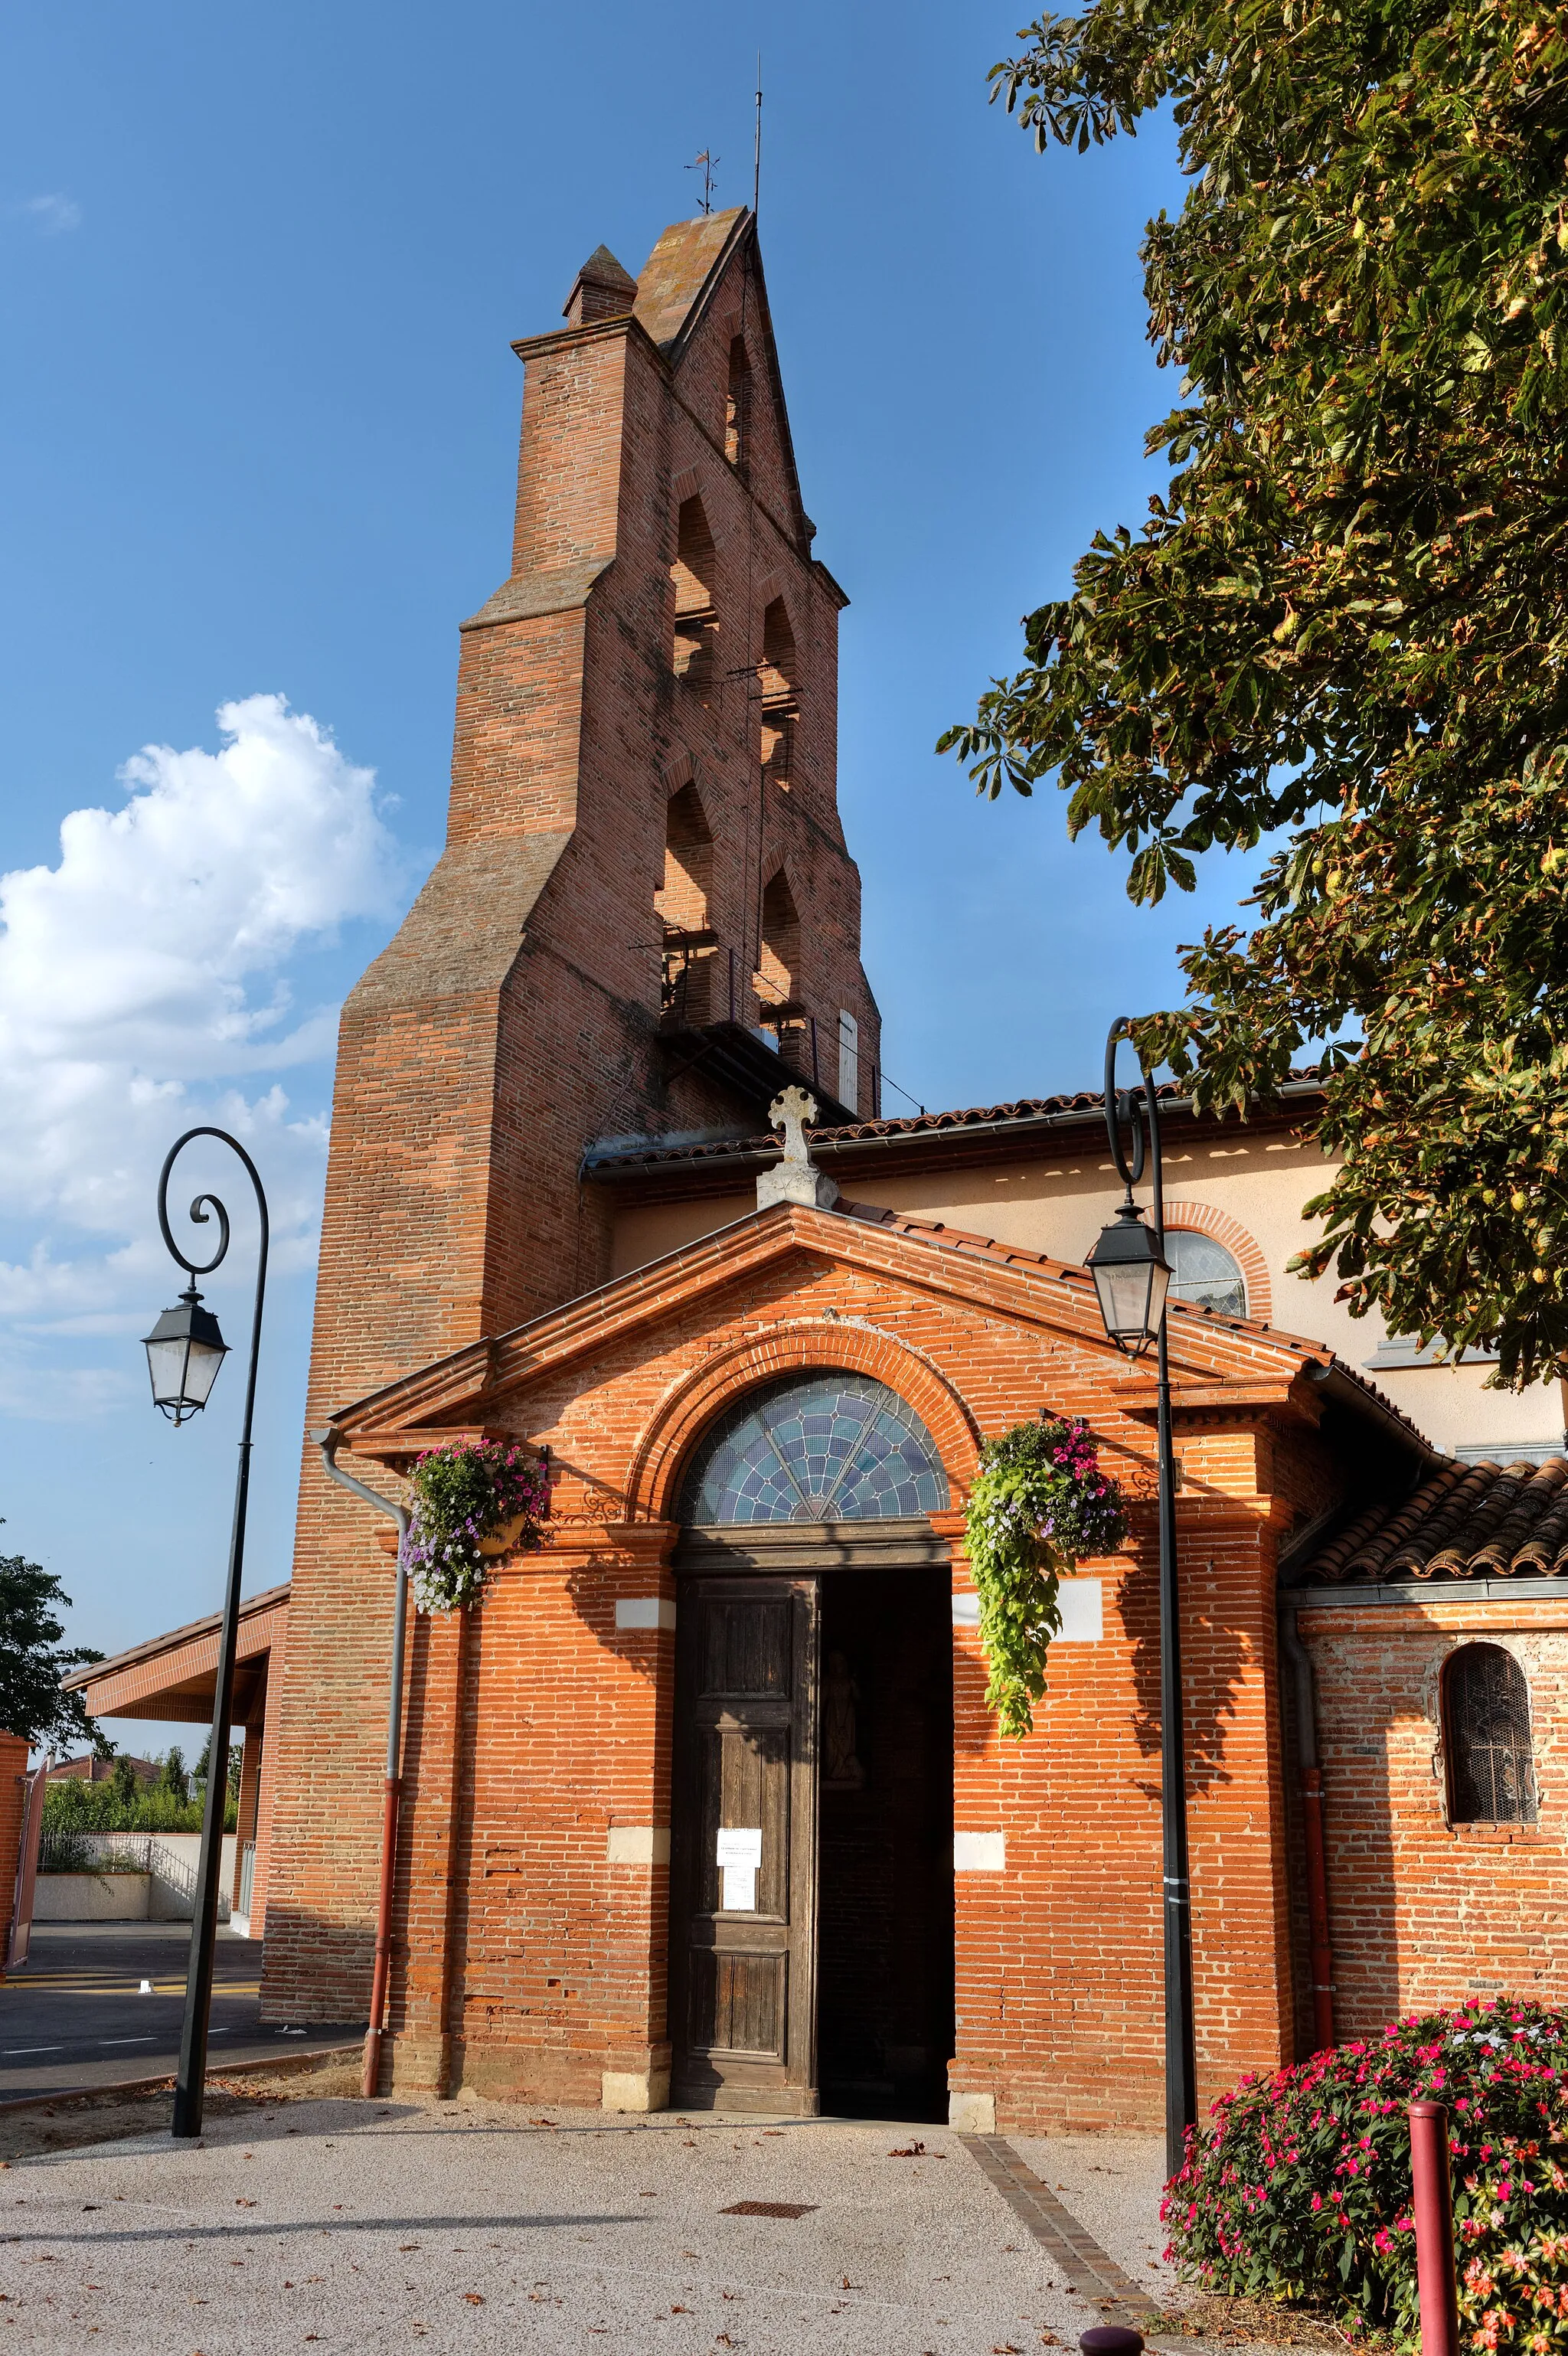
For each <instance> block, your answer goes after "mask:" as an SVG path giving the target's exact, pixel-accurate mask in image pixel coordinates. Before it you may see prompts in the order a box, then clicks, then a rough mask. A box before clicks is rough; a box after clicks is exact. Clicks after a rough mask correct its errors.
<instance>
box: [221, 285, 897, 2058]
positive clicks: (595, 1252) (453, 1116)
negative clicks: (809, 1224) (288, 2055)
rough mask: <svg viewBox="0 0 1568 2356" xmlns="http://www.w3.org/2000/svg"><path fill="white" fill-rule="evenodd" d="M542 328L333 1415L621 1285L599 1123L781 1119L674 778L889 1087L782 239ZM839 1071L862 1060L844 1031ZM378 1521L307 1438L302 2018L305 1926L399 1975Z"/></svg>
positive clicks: (739, 912) (353, 2007) (320, 1957)
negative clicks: (788, 675) (702, 582)
mask: <svg viewBox="0 0 1568 2356" xmlns="http://www.w3.org/2000/svg"><path fill="white" fill-rule="evenodd" d="M698 283H700V281H699V282H698ZM694 291H695V289H694ZM742 325H743V327H744V332H745V333H746V334H747V335H748V337H755V338H756V349H755V350H754V352H753V356H752V359H753V383H754V391H753V397H752V440H751V445H750V446H751V456H750V462H749V466H748V469H747V472H746V474H745V476H744V477H742V476H741V474H740V473H738V472H737V471H736V469H735V468H733V467H731V466H730V465H728V464H727V463H726V460H725V457H724V453H723V441H722V435H723V404H724V397H725V390H726V386H727V382H728V374H729V359H730V344H731V337H732V336H733V335H734V334H736V333H738V332H741V329H742ZM520 349H521V350H522V353H523V357H524V359H525V360H526V363H527V376H526V382H525V394H524V405H523V423H522V434H521V443H520V455H519V467H518V489H517V524H516V532H515V540H514V567H513V573H512V576H511V578H510V580H509V581H508V582H507V584H504V585H503V588H502V589H501V590H500V591H498V592H497V593H496V596H495V597H494V598H492V599H491V600H490V601H489V602H488V604H487V605H485V607H484V608H483V609H482V610H481V612H480V613H479V614H478V615H476V616H474V617H472V619H471V620H470V622H469V623H467V624H465V625H464V628H463V631H462V634H461V646H460V655H459V668H458V684H457V717H456V727H455V734H454V741H453V771H452V801H451V815H450V824H449V831H448V841H447V848H446V850H445V852H444V853H443V859H442V861H441V862H440V864H439V865H438V867H437V869H436V870H435V872H434V873H433V874H432V877H431V879H430V881H429V882H428V883H427V884H426V886H425V888H424V890H423V891H422V892H421V895H420V898H419V900H418V902H417V903H416V905H415V906H414V908H413V909H412V911H411V914H410V916H408V918H407V919H406V921H405V923H404V925H403V926H402V928H401V930H400V933H399V935H398V937H397V938H396V939H395V940H394V941H393V942H392V944H391V945H390V947H389V948H388V949H387V950H386V951H385V953H384V954H383V955H382V956H381V957H380V958H378V959H377V961H376V963H375V964H374V965H373V966H372V967H371V969H370V970H369V971H368V974H367V975H366V976H365V978H364V980H362V981H361V983H360V984H359V986H358V987H357V989H356V991H354V992H353V993H352V994H351V996H350V998H349V1000H348V1002H347V1006H346V1007H345V1009H344V1013H343V1019H342V1023H341V1028H340V1033H339V1043H338V1059H337V1073H336V1087H335V1093H334V1106H333V1126H332V1147H331V1157H330V1162H329V1166H328V1174H327V1184H326V1195H325V1213H324V1221H323V1230H322V1244H321V1257H320V1268H319V1274H318V1280H317V1296H316V1312H315V1339H314V1344H313V1355H312V1368H311V1378H310V1389H309V1408H308V1425H309V1426H310V1427H315V1426H319V1425H320V1424H322V1423H323V1422H325V1419H326V1418H327V1416H328V1415H329V1413H330V1412H331V1411H332V1410H334V1409H335V1408H339V1407H341V1406H343V1405H344V1404H346V1403H347V1402H348V1401H350V1400H352V1399H354V1398H358V1397H362V1396H363V1395H365V1394H366V1393H367V1392H368V1391H370V1390H371V1389H373V1388H375V1387H377V1386H378V1385H379V1384H381V1383H384V1382H386V1381H388V1380H389V1379H390V1378H391V1377H393V1376H397V1375H399V1374H401V1373H404V1372H407V1371H409V1370H411V1369H412V1368H415V1367H417V1366H420V1365H424V1364H426V1363H428V1362H430V1361H431V1360H432V1359H435V1358H438V1357H440V1356H441V1355H443V1353H445V1352H448V1351H451V1350H453V1349H455V1348H457V1347H459V1346H461V1345H462V1344H464V1343H467V1342H470V1341H472V1340H473V1339H475V1337H476V1336H478V1335H480V1334H484V1333H498V1332H501V1331H503V1330H504V1329H506V1328H507V1327H508V1326H511V1325H513V1324H515V1323H517V1322H518V1321H519V1320H521V1319H524V1318H527V1317H529V1316H532V1315H535V1314H537V1313H538V1312H540V1311H542V1310H544V1309H546V1308H548V1307H549V1306H550V1305H551V1304H552V1303H554V1302H556V1301H562V1300H565V1299H568V1298H571V1296H573V1295H575V1294H577V1293H579V1292H581V1291H583V1290H586V1289H588V1288H590V1287H592V1285H594V1284H596V1283H598V1282H599V1281H601V1280H603V1277H604V1276H605V1275H606V1274H607V1273H608V1270H609V1236H608V1215H607V1207H606V1205H605V1204H604V1203H603V1198H602V1195H601V1194H600V1193H599V1191H598V1190H594V1189H592V1188H588V1189H585V1188H583V1187H581V1185H580V1184H579V1183H578V1178H577V1172H578V1166H579V1163H580V1161H581V1153H582V1151H583V1148H584V1147H585V1146H586V1145H587V1144H588V1143H590V1142H591V1141H592V1140H594V1139H595V1138H598V1137H601V1136H604V1135H614V1134H622V1133H626V1132H631V1131H646V1130H654V1131H664V1130H688V1129H693V1128H699V1127H703V1126H711V1125H713V1124H715V1123H720V1124H731V1125H733V1124H735V1123H736V1122H738V1121H739V1122H740V1123H741V1125H751V1124H752V1123H754V1119H755V1108H754V1107H752V1108H742V1107H741V1105H740V1104H739V1103H738V1102H737V1100H735V1099H733V1098H730V1097H728V1096H725V1095H724V1094H722V1093H721V1092H720V1091H718V1090H717V1089H716V1088H715V1087H713V1086H711V1085H710V1084H709V1082H708V1081H707V1080H706V1079H705V1078H704V1077H703V1076H702V1074H701V1073H700V1071H688V1072H687V1073H686V1074H685V1075H684V1076H670V1075H669V1072H668V1070H667V1062H666V1059H665V1057H664V1056H663V1055H662V1053H661V1051H660V1049H659V1048H658V1046H657V1044H656V1038H655V1032H656V1023H657V1020H658V1013H659V987H660V972H661V961H660V954H659V948H658V946H657V944H658V940H659V927H658V922H657V918H656V910H655V906H654V894H655V892H656V890H657V889H658V888H659V886H660V884H661V883H662V880H663V868H664V846H665V828H666V812H667V801H668V797H669V795H670V793H671V792H673V791H674V790H676V789H677V787H680V786H681V785H682V784H684V783H685V782H687V781H688V780H691V781H693V782H695V784H696V785H697V787H698V790H699V793H700V795H701V798H702V800H703V803H704V807H705V809H706V813H707V817H708V821H709V826H710V828H711V830H712V832H713V835H714V839H715V840H714V857H713V889H712V894H711V903H712V905H711V921H712V925H713V928H714V929H715V930H716V931H717V932H718V933H719V935H720V938H721V939H722V940H723V941H725V942H726V943H728V944H730V945H732V946H733V948H734V949H735V952H736V957H737V960H738V1001H737V1012H738V1013H739V1015H740V1017H741V1020H742V1021H748V1020H751V1019H752V1018H753V1016H754V1012H755V1008H754V1005H753V1003H752V1000H751V997H750V981H751V972H752V965H753V962H754V959H755V956H756V949H757V915H756V904H757V896H758V890H759V883H760V882H762V881H765V880H766V876H767V875H768V874H769V873H772V872H773V868H774V867H776V866H777V865H778V864H779V863H780V862H784V864H785V865H786V867H787V871H788V873H789V877H790V881H791V886H792V890H793V892H794V895H795V902H796V905H797V906H798V907H799V909H800V911H801V916H802V929H803V934H804V936H805V955H804V958H803V964H804V986H805V994H806V996H807V997H808V999H809V1001H810V1003H811V1005H812V1007H813V1009H814V1011H816V1012H817V1013H818V1015H819V1017H820V1019H821V1021H822V1022H823V1023H824V1024H825V1026H826V1027H827V1035H828V1037H829V1038H833V1037H835V1036H836V1027H835V1026H836V1020H837V1010H838V1009H839V1008H840V1007H844V1008H847V1009H848V1011H849V1012H851V1013H853V1014H854V1015H855V1017H856V1019H857V1021H858V1023H859V1038H860V1053H861V1072H862V1105H863V1107H864V1108H865V1109H866V1110H867V1111H869V1110H870V1109H871V1108H872V1107H871V1097H870V1080H869V1073H870V1068H871V1066H872V1064H873V1062H874V1060H875V1058H876V1056H877V1054H878V1031H877V1012H876V1007H875V1004H874V1002H873V1001H872V1000H871V998H870V995H869V991H868V989H867V987H866V983H865V980H864V976H863V974H862V973H861V970H860V964H859V875H858V873H857V872H856V869H855V867H854V864H853V862H851V861H850V859H849V858H848V853H847V851H846V850H845V848H844V842H843V836H842V831H841V830H840V828H839V824H838V818H837V783H836V741H835V740H836V726H837V718H836V692H837V686H836V680H837V614H838V608H839V605H840V604H841V603H842V595H841V593H840V592H839V591H837V588H836V587H835V586H834V584H833V583H832V582H831V580H830V579H829V577H828V576H827V573H825V572H824V570H823V568H822V567H821V566H820V565H818V564H816V563H815V562H814V561H813V559H812V557H811V553H810V542H809V537H808V534H807V532H806V530H805V525H804V521H803V519H802V518H801V516H800V512H799V507H798V499H797V498H796V497H795V493H794V491H793V488H792V486H791V480H790V477H789V471H788V468H787V466H785V463H784V455H783V454H784V448H785V446H786V441H787V428H786V427H785V426H784V422H783V417H782V410H781V411H779V412H776V413H775V412H774V410H773V407H772V405H771V404H772V403H773V397H774V396H773V380H772V378H771V376H770V374H769V371H768V368H767V365H766V360H767V354H768V351H769V350H771V344H770V343H769V340H768V334H767V330H766V326H765V317H764V312H763V294H762V290H761V284H760V279H759V278H758V277H757V275H756V273H755V269H754V262H753V257H752V250H751V248H750V245H749V244H748V243H746V242H744V241H742V242H741V245H739V246H738V247H737V248H736V249H735V250H734V252H733V253H732V255H731V261H730V263H729V265H728V269H727V271H726V273H724V275H723V276H722V278H721V280H720V283H719V284H718V285H717V287H716V289H715V290H714V292H713V294H712V296H711V301H710V305H709V310H708V312H707V313H706V314H705V315H704V317H703V318H702V320H701V322H700V324H699V326H698V327H696V329H695V330H694V332H693V333H692V334H691V336H690V337H689V338H688V342H687V344H686V345H685V347H684V348H680V349H678V350H674V351H672V352H671V353H670V354H669V355H666V354H665V353H663V352H661V351H660V350H658V349H656V348H655V346H654V345H653V344H652V343H651V342H650V341H649V338H648V337H647V335H646V334H645V332H644V330H643V329H642V327H639V326H636V325H635V324H633V323H631V322H630V321H628V320H624V319H623V320H621V321H618V322H617V321H610V322H608V323H598V324H592V325H589V326H587V327H581V328H577V329H566V330H562V331H560V332H558V333H556V334H553V335H550V336H547V337H538V338H535V339H534V340H533V342H532V343H530V344H528V345H527V346H525V347H521V348H520ZM693 492H695V493H696V494H697V495H699V496H700V497H701V498H702V499H703V501H704V503H705V507H706V510H707V514H708V518H709V524H710V526H711V529H712V532H713V537H714V541H715V549H716V558H715V562H716V575H715V602H716V605H717V607H718V612H719V616H720V657H719V659H718V662H717V664H716V667H715V668H716V671H717V673H718V678H717V682H716V684H715V686H714V688H713V690H712V691H711V693H710V694H709V697H708V698H707V700H706V701H704V700H703V699H702V698H701V697H699V695H697V694H696V693H695V692H694V691H692V690H691V689H690V688H689V686H688V684H686V683H685V682H681V681H677V679H676V678H675V675H674V671H673V632H674V591H673V586H672V583H671V578H670V565H671V563H672V561H673V559H674V556H675V537H676V514H677V507H678V504H679V501H680V499H681V498H686V497H688V496H691V495H692V494H693ZM773 596H783V597H784V599H785V601H786V603H787V604H788V605H789V609H790V614H791V620H792V626H793V628H794V632H795V640H796V645H797V649H798V656H799V670H800V691H801V723H800V729H799V734H798V739H797V742H798V748H799V749H798V759H797V762H796V773H795V778H794V780H793V782H792V785H791V787H790V790H789V791H788V792H787V793H785V792H784V791H782V790H781V789H779V788H777V787H771V788H770V789H769V793H768V797H767V800H766V806H765V809H764V805H763V783H762V776H761V716H762V715H761V704H760V699H759V695H758V691H757V680H756V678H755V676H754V673H752V674H745V666H747V665H748V664H755V662H756V661H757V660H758V659H760V656H761V652H762V628H763V610H764V606H765V604H766V602H767V600H768V599H769V598H771V597H773ZM737 674H740V675H737ZM829 1066H830V1072H831V1077H830V1080H829V1085H834V1086H836V1085H837V1054H836V1049H835V1050H834V1051H832V1052H831V1053H830V1056H829ZM373 1531H374V1526H373V1522H372V1519H371V1517H370V1516H369V1515H368V1513H367V1511H366V1509H365V1508H364V1507H363V1506H361V1505H358V1504H357V1503H354V1502H352V1501H350V1500H349V1499H347V1497H345V1496H344V1495H343V1494H341V1493H340V1492H338V1491H336V1490H332V1489H330V1488H329V1487H328V1484H327V1483H326V1482H325V1478H324V1476H323V1474H322V1472H321V1469H320V1466H319V1463H318V1462H317V1460H316V1456H315V1451H314V1450H313V1449H311V1448H309V1447H308V1446H307V1448H306V1450H305V1452H304V1467H303V1473H302V1481H301V1492H300V1507H299V1522H298V1531H297V1537H296V1554H295V1562H294V1575H293V1597H292V1604H291V1627H290V1645H289V1660H288V1665H287V1667H286V1669H285V1671H284V1673H283V1676H282V1678H281V1680H279V1681H278V1684H279V1685H280V1686H281V1691H279V1692H278V1693H277V1698H276V1703H275V1715H276V1716H277V1718H278V1720H279V1723H278V1727H277V1740H276V1743H275V1744H274V1745H273V1746H272V1749H273V1750H274V1751H275V1754H276V1755H275V1761H274V1762H273V1769H274V1772H275V1775H276V1779H277V1789H278V1795H279V1796H278V1805H277V1814H276V1816H275V1819H274V1823H273V1826H272V1835H273V1839H272V1856H271V1859H270V1862H269V1866H268V1871H267V1874H266V1877H265V1881H266V1887H267V1889H268V1891H269V1921H268V1946H267V1961H266V1987H265V1991H264V2002H265V2004H266V2006H267V2008H268V2010H269V2012H270V2013H272V2014H274V2015H275V2014H276V2013H277V2011H278V2009H279V2006H280V2004H283V2008H285V2009H287V2008H291V2006H292V1999H291V2000H289V2001H288V2002H285V2000H284V1998H283V1995H282V1993H281V1991H283V1990H286V1989H288V1988H291V1987H293V1986H294V1984H295V1982H296V1980H297V1977H298V1975H299V1973H300V1971H302V1970H304V1969H305V1968H306V1967H307V1966H306V1964H305V1961H304V1959H305V1958H306V1957H307V1956H308V1958H309V1964H308V1969H309V1971H310V1972H311V1973H312V1974H314V1975H315V1984H316V1985H317V1986H318V1987H319V1989H320V1991H321V1995H320V2001H321V2003H322V2004H323V2005H324V2006H325V2007H326V2008H327V2009H328V2010H332V2011H336V2013H337V2014H338V2016H339V2017H347V2018H352V2017H354V2016H355V2015H357V2014H358V2013H360V2012H362V2010H363V2008H364V2004H365V2001H366V1994H367V1987H368V1970H369V1955H370V1945H369V1942H370V1937H371V1932H372V1915H373V1907H374V1899H375V1890H376V1883H377V1844H378V1839H379V1823H380V1774H381V1763H380V1762H381V1740H382V1738H381V1732H380V1726H381V1720H382V1712H383V1708H384V1705H383V1702H382V1699H381V1696H382V1692H383V1679H384V1665H385V1662H386V1659H387V1655H388V1649H389V1642H390V1625H391V1580H390V1578H389V1572H388V1566H387V1564H386V1562H385V1559H384V1558H382V1557H381V1556H380V1555H379V1553H378V1552H377V1550H376V1547H375V1542H374V1534H373ZM260 1862H261V1860H260V1859H259V1865H260Z"/></svg>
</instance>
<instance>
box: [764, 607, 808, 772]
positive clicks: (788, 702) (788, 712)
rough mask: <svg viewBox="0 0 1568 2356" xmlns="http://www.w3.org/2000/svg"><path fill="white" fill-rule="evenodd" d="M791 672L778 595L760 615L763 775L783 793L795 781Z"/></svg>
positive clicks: (791, 637) (790, 634) (791, 635)
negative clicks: (782, 790)
mask: <svg viewBox="0 0 1568 2356" xmlns="http://www.w3.org/2000/svg"><path fill="white" fill-rule="evenodd" d="M795 672H796V657H795V632H794V631H793V630H792V629H791V627H790V620H789V609H788V607H787V606H786V605H785V604H784V599H783V598H782V597H775V598H774V599H773V603H772V604H771V605H769V606H768V607H767V609H766V611H765V612H764V614H763V660H762V669H761V679H762V688H763V776H764V777H765V778H766V779H767V781H768V783H769V784H770V785H773V786H780V787H783V789H784V792H785V793H787V792H788V791H789V789H790V787H791V785H792V784H793V783H794V781H795V730H796V728H797V726H798V724H799V721H800V699H799V695H798V693H797V691H796V687H795Z"/></svg>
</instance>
